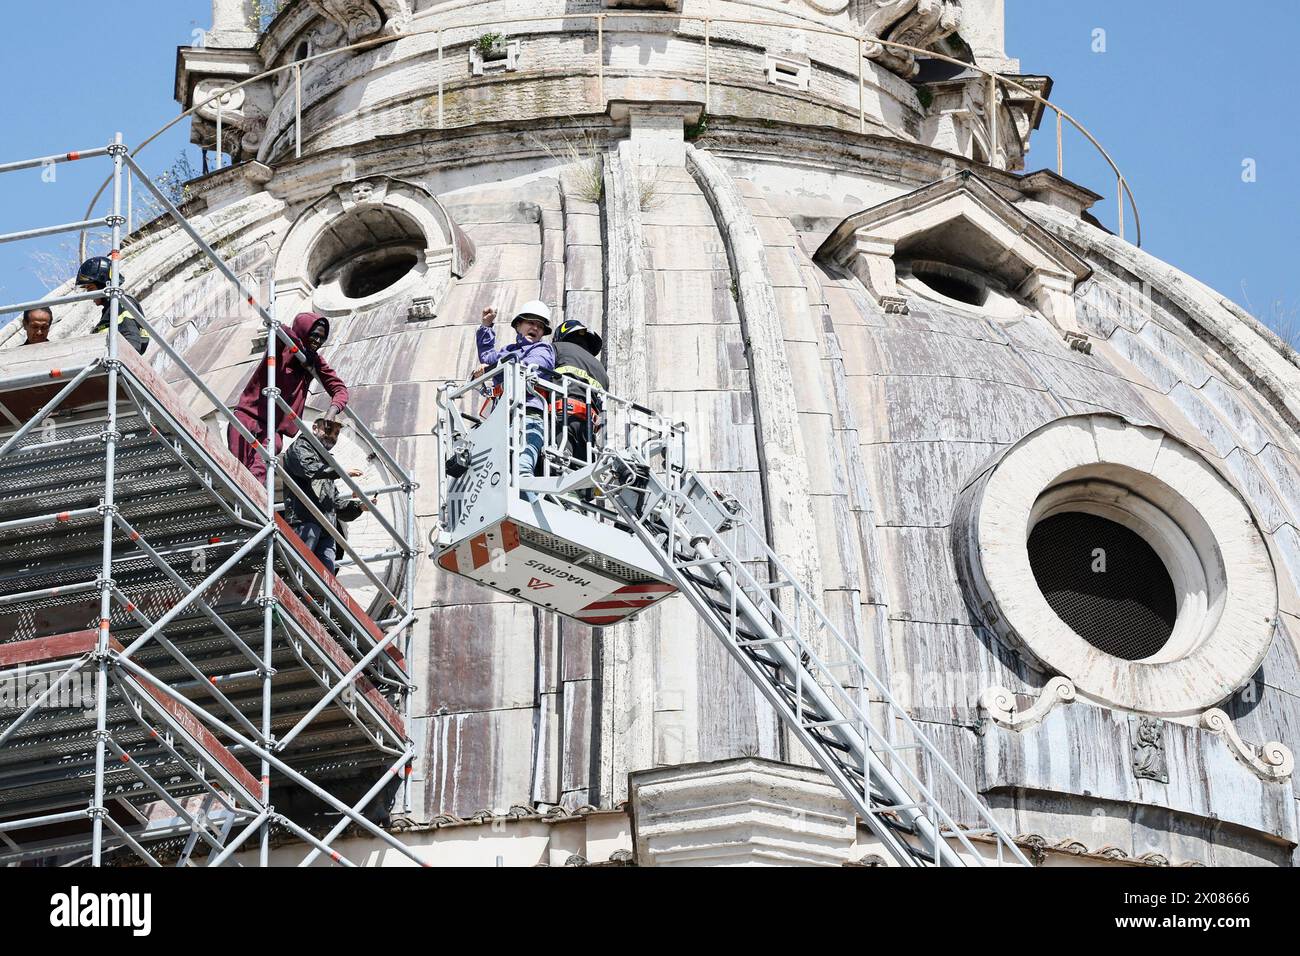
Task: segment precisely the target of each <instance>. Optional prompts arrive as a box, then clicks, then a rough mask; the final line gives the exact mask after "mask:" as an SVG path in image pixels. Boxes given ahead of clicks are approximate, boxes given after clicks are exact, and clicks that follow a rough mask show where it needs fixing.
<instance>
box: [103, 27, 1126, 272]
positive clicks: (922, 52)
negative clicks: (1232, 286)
mask: <svg viewBox="0 0 1300 956" xmlns="http://www.w3.org/2000/svg"><path fill="white" fill-rule="evenodd" d="M624 18H632V19H637V20H647V19H663V18H669V19H672V20H675V21H678V22H693V23H700V24H702V25H703V28H704V34H703V40H704V77H703V79H704V84H705V111H706V112H707V111H708V108H709V106H710V104H711V88H712V64H711V56H712V47H713V45H714V44H715V43H717V42H718V41H717V38H716V37H715V36H714V35H713V25H714V24H732V25H740V26H765V27H775V28H778V29H782V30H791V29H796V30H800V31H803V32H805V33H811V34H814V35H820V36H826V37H834V38H837V39H843V40H848V41H851V42H854V43H856V44H857V46H858V57H857V66H858V74H857V80H858V130H859V132H860V133H865V132H866V112H865V103H864V97H863V89H864V85H863V84H864V80H865V78H866V77H865V74H864V69H863V61H864V59H865V56H864V54H865V48H866V45H867V44H868V43H870V44H876V45H879V46H882V47H885V48H886V49H890V50H899V51H903V52H906V53H911V54H914V55H919V56H923V57H927V58H930V59H934V60H939V61H942V62H945V63H950V64H953V65H956V66H960V67H962V68H964V69H968V70H973V71H974V72H976V73H980V74H983V75H984V76H986V77H988V78H989V80H990V83H991V84H992V87H993V89H994V90H996V87H997V84H999V83H1001V84H1003V85H1004V86H1006V87H1008V88H1010V89H1012V90H1015V91H1016V92H1017V93H1019V94H1021V95H1022V96H1026V97H1028V98H1030V99H1031V100H1033V101H1034V102H1035V103H1037V104H1039V105H1040V106H1042V107H1044V108H1046V109H1050V110H1052V111H1053V112H1054V113H1055V114H1056V172H1057V174H1058V175H1062V176H1063V175H1064V172H1065V145H1064V123H1065V122H1069V124H1070V125H1071V126H1073V127H1074V128H1075V129H1076V130H1078V131H1079V132H1080V133H1082V134H1083V136H1084V137H1085V138H1086V139H1087V140H1088V142H1089V143H1091V144H1092V145H1093V147H1094V148H1095V149H1096V150H1097V151H1098V153H1100V154H1101V156H1102V158H1103V159H1104V160H1105V161H1106V163H1107V165H1109V166H1110V168H1111V171H1112V172H1113V173H1114V174H1115V177H1116V183H1117V196H1116V200H1117V203H1118V226H1119V235H1120V238H1121V239H1122V238H1124V206H1125V199H1126V198H1127V201H1128V206H1129V207H1130V208H1131V210H1132V213H1133V221H1134V227H1135V231H1136V245H1137V246H1138V247H1141V245H1142V219H1141V214H1140V212H1139V211H1138V205H1137V199H1136V197H1135V196H1134V195H1133V190H1132V187H1131V186H1130V185H1129V183H1128V179H1127V178H1126V177H1125V176H1124V173H1123V172H1122V171H1121V170H1120V168H1119V165H1118V164H1117V163H1116V162H1115V160H1114V158H1113V157H1112V156H1111V155H1110V153H1109V152H1108V151H1107V150H1106V149H1105V147H1103V146H1102V145H1101V143H1100V142H1099V141H1098V140H1097V138H1096V137H1095V136H1093V134H1092V133H1091V132H1089V130H1088V129H1087V128H1086V127H1085V126H1084V125H1083V124H1082V123H1080V122H1079V121H1078V120H1077V119H1076V118H1075V117H1074V116H1072V115H1071V114H1070V113H1068V112H1066V111H1065V110H1063V109H1061V108H1060V107H1059V106H1057V105H1056V104H1055V103H1052V102H1050V101H1049V100H1047V99H1046V98H1045V97H1043V96H1042V95H1041V94H1039V93H1037V92H1036V91H1034V90H1031V89H1029V88H1028V87H1026V86H1024V85H1022V84H1020V83H1017V82H1016V81H1015V80H1013V79H1011V78H1010V77H1008V76H1005V75H1004V74H1001V73H998V72H996V71H994V70H990V69H987V68H986V67H982V66H979V65H978V64H975V63H967V62H966V61H965V60H959V59H957V58H955V57H951V56H948V55H946V54H943V53H937V52H935V51H933V50H926V49H923V48H921V47H915V46H911V45H909V44H906V43H898V42H895V41H893V40H884V39H881V38H879V37H869V36H857V35H854V34H851V33H844V32H842V31H839V30H832V29H830V28H827V27H821V26H813V25H803V24H799V25H794V24H791V23H783V22H780V21H776V20H764V19H754V18H743V17H706V16H702V15H698V14H684V13H675V12H659V11H641V10H638V11H605V12H602V13H571V14H564V15H548V16H527V15H524V16H513V17H509V18H496V19H493V20H482V21H471V22H467V23H453V24H441V25H439V26H430V27H424V28H420V29H414V30H403V31H400V32H396V33H390V34H386V35H384V36H380V37H372V38H371V39H368V40H361V41H359V42H357V43H351V44H348V45H347V46H342V47H336V48H335V49H332V50H326V51H324V52H321V53H315V54H312V55H311V56H307V57H304V58H302V59H301V60H294V61H292V62H290V63H285V64H283V65H281V66H277V67H272V68H271V69H269V70H264V71H262V72H261V73H258V74H256V75H254V76H250V77H248V78H246V79H244V80H241V81H240V82H238V83H234V84H232V85H230V86H227V87H223V88H222V89H220V90H217V91H216V92H214V93H213V94H212V95H210V96H208V97H207V98H206V99H204V100H203V101H201V102H199V103H195V104H194V105H193V106H191V107H190V108H189V109H186V110H184V111H182V112H181V113H179V114H178V115H177V116H175V117H174V118H173V119H171V120H169V121H168V122H167V123H165V124H164V125H163V126H161V127H159V128H158V129H157V130H156V131H154V132H153V133H151V134H150V135H149V136H147V137H145V138H144V139H143V140H142V141H141V142H140V144H139V145H138V146H136V147H135V149H134V150H132V151H130V153H129V154H128V155H129V156H131V157H134V156H137V155H139V153H140V152H141V150H143V149H144V148H145V147H147V146H148V145H149V144H150V143H152V142H154V140H156V139H158V138H159V137H160V136H162V135H163V133H165V132H167V131H168V130H169V129H171V128H172V127H173V126H175V125H176V124H177V123H179V122H180V121H181V120H183V119H185V118H186V117H187V116H192V115H193V114H195V113H197V112H198V111H199V110H201V109H203V108H204V107H206V106H207V105H208V104H210V103H216V106H217V124H218V130H220V126H221V116H222V110H221V103H222V102H223V101H224V100H225V99H226V98H227V97H228V96H229V95H230V94H231V93H233V92H234V91H236V90H240V89H243V88H244V87H245V86H248V85H250V84H252V83H257V82H260V81H261V80H264V79H267V78H269V77H273V76H278V75H279V74H281V73H286V72H293V74H294V77H293V84H292V85H293V95H294V98H295V110H294V130H295V144H294V153H295V156H301V155H302V68H303V67H304V66H305V65H307V64H309V63H314V62H316V61H318V60H323V59H326V58H328V57H332V56H337V55H339V54H342V53H351V52H355V51H360V50H366V49H369V48H371V47H375V46H380V45H383V44H385V43H390V42H392V41H394V40H401V39H407V38H411V37H418V36H428V35H431V34H432V35H436V36H437V41H438V62H439V64H441V62H442V59H443V34H444V32H446V31H449V30H473V29H479V28H482V27H491V26H499V25H501V24H505V23H509V24H518V23H529V24H536V23H548V22H555V21H572V20H575V19H585V20H595V21H596V33H597V37H598V42H597V44H596V56H597V87H598V97H599V99H600V100H601V109H603V108H604V93H605V90H604V87H605V82H604V80H605V76H604V74H605V68H604V46H605V44H604V31H605V21H606V19H613V20H619V19H624ZM437 103H438V108H437V112H438V124H437V128H438V129H442V128H444V127H443V78H442V71H441V70H439V71H438V90H437ZM988 112H989V116H990V120H991V122H993V123H996V119H994V117H996V114H997V110H996V109H990V110H989V111H988ZM994 128H995V127H994ZM991 145H992V146H993V155H991V156H990V157H989V159H990V160H991V162H990V165H995V164H996V160H997V155H996V151H997V147H996V142H994V143H992V144H991ZM220 155H221V154H220V150H218V162H220V161H221V160H220ZM141 176H142V177H143V174H141ZM110 183H111V179H110V180H106V181H105V182H104V183H103V184H102V185H101V186H100V187H99V189H98V190H97V191H96V192H95V195H94V196H93V197H92V198H91V200H90V203H89V205H88V206H87V208H86V218H87V219H89V218H90V215H91V212H92V211H93V210H94V208H95V204H96V203H97V202H99V199H100V197H101V196H102V195H103V194H104V190H105V189H106V188H108V186H109V185H110ZM85 249H86V234H85V232H84V231H83V232H82V234H81V253H82V258H84V257H85Z"/></svg>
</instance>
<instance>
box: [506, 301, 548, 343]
mask: <svg viewBox="0 0 1300 956" xmlns="http://www.w3.org/2000/svg"><path fill="white" fill-rule="evenodd" d="M520 319H539V320H541V323H542V334H544V335H550V334H551V309H550V306H548V305H547V304H546V303H545V302H543V301H542V300H541V299H533V301H531V302H525V303H524V304H523V305H521V306H520V307H519V308H517V309H515V317H514V318H513V319H511V320H510V327H511V328H512V329H515V330H516V331H517V330H518V329H519V320H520Z"/></svg>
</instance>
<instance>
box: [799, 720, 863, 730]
mask: <svg viewBox="0 0 1300 956" xmlns="http://www.w3.org/2000/svg"><path fill="white" fill-rule="evenodd" d="M854 723H857V721H855V720H853V719H852V718H849V717H841V718H840V719H839V720H815V721H812V722H805V723H804V725H803V726H804V729H805V730H812V729H814V728H816V727H843V726H844V725H845V724H854Z"/></svg>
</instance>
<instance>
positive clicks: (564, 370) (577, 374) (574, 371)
mask: <svg viewBox="0 0 1300 956" xmlns="http://www.w3.org/2000/svg"><path fill="white" fill-rule="evenodd" d="M555 374H556V375H570V376H572V377H573V378H580V379H582V380H583V381H584V382H586V383H587V384H588V385H590V386H592V387H593V388H601V384H600V382H598V381H596V380H595V379H594V378H592V377H591V376H590V375H588V374H587V372H586V371H585V370H584V369H580V368H578V367H576V366H574V365H562V366H560V367H559V368H557V369H556V370H555Z"/></svg>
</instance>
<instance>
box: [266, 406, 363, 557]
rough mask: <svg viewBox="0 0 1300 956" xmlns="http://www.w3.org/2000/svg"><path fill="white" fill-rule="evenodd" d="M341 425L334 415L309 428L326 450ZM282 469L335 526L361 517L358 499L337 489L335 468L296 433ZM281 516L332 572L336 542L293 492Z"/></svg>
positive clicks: (354, 474) (358, 472) (354, 470)
mask: <svg viewBox="0 0 1300 956" xmlns="http://www.w3.org/2000/svg"><path fill="white" fill-rule="evenodd" d="M340 427H341V426H340V423H339V422H337V421H334V420H333V419H324V418H318V419H316V421H314V422H313V423H312V426H311V431H312V434H313V435H315V436H316V440H317V441H319V442H320V443H321V444H322V445H324V446H325V449H326V450H327V451H333V450H334V445H335V443H336V442H338V440H339V430H340ZM284 472H285V475H286V477H287V478H289V479H291V480H292V481H293V483H294V484H295V485H297V486H298V490H299V491H301V492H302V493H303V495H304V496H305V497H306V498H307V499H308V500H310V501H311V503H312V504H314V505H315V506H316V508H317V510H319V511H320V513H321V514H322V515H323V516H324V517H325V518H327V519H328V520H330V521H331V522H333V523H334V526H335V527H336V528H341V526H342V522H345V521H355V520H356V519H357V518H360V517H361V513H362V511H363V508H362V505H361V502H360V501H358V500H357V499H356V498H355V497H353V496H352V495H350V494H340V493H339V490H338V487H337V486H336V485H335V484H334V479H336V478H338V477H339V474H338V472H337V471H335V470H334V466H333V465H331V464H329V463H328V462H327V461H326V460H325V459H324V458H323V457H321V454H320V452H318V451H317V450H316V449H315V447H314V446H313V445H312V443H311V442H309V441H308V440H307V439H306V438H303V437H302V436H299V437H298V438H297V439H296V440H295V441H294V442H293V443H292V444H291V445H290V446H289V450H288V451H286V452H285V453H284ZM348 474H349V475H351V476H352V477H353V478H359V477H361V474H362V473H361V470H360V469H358V468H352V469H349V470H348ZM372 503H373V502H372ZM284 517H285V520H286V521H288V522H289V526H290V527H291V528H293V530H294V531H295V532H296V533H297V535H298V537H299V538H301V539H302V543H303V544H305V545H306V546H307V548H308V549H309V550H310V551H311V553H312V554H314V555H315V556H316V557H317V559H318V560H319V561H320V563H321V564H323V565H325V570H327V571H329V573H330V574H333V573H334V558H335V555H336V554H337V551H338V542H337V541H336V540H335V539H334V535H332V534H330V533H329V532H328V531H326V530H325V529H324V528H323V527H322V526H321V524H320V522H319V521H318V520H317V519H316V516H315V515H313V514H312V513H311V512H310V511H308V510H307V508H306V506H304V505H303V503H302V502H301V501H299V500H298V496H297V495H295V494H293V493H292V492H290V493H289V494H288V495H286V500H285V505H284Z"/></svg>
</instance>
